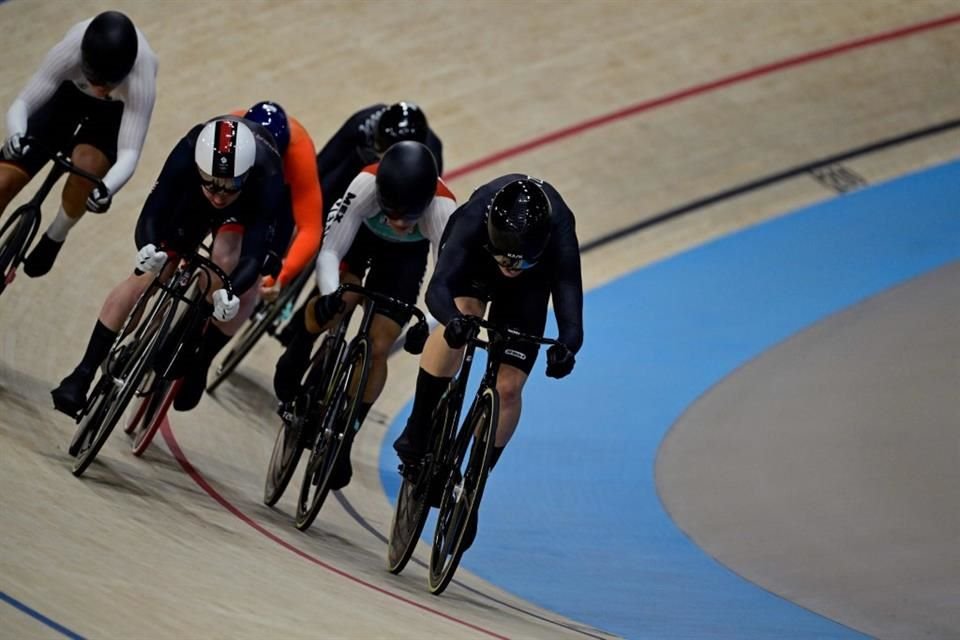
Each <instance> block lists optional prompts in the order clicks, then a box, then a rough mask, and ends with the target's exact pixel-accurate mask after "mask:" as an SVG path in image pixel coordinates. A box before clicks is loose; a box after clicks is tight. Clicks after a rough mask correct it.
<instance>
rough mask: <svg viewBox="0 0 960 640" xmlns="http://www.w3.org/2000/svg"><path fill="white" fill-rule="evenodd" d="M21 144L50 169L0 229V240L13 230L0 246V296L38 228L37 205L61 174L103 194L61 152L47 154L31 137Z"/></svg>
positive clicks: (90, 176) (98, 182) (90, 177)
mask: <svg viewBox="0 0 960 640" xmlns="http://www.w3.org/2000/svg"><path fill="white" fill-rule="evenodd" d="M24 143H25V144H29V145H32V146H36V147H37V148H39V149H41V150H42V151H44V152H45V153H46V154H47V155H48V156H49V157H50V159H51V160H52V161H53V163H54V165H53V167H51V168H50V171H49V172H48V173H47V176H46V177H45V178H44V179H43V182H42V183H41V184H40V188H39V189H38V190H37V192H36V193H35V194H34V195H33V197H32V198H30V199H29V200H28V201H27V202H25V203H24V204H22V205H20V206H19V207H17V208H16V210H14V212H13V213H12V214H11V215H10V216H9V217H8V218H7V221H6V222H4V224H3V226H2V227H0V238H2V237H3V236H4V232H5V231H6V230H7V229H8V227H9V226H10V225H15V227H16V228H15V229H14V230H13V231H12V242H9V243H8V242H5V243H3V246H0V272H3V274H2V277H0V293H3V290H4V289H6V287H7V285H9V284H10V283H11V282H13V279H14V278H15V277H16V271H17V267H18V266H20V264H21V263H22V262H23V260H24V259H25V257H26V254H27V250H28V249H29V248H30V245H32V244H33V240H34V238H36V236H37V231H38V230H39V228H40V221H41V217H42V213H41V205H42V204H43V201H44V200H45V199H46V198H47V196H48V195H49V194H50V191H51V190H53V186H54V185H55V184H56V183H57V181H58V180H59V179H60V178H61V176H63V174H65V173H71V174H74V175H77V176H80V177H81V178H85V179H87V180H89V181H90V182H92V183H93V184H94V185H95V186H96V187H99V188H101V189H103V190H106V187H105V186H104V184H103V182H102V181H101V180H100V178H99V177H98V176H95V175H93V174H92V173H89V172H87V171H84V170H83V169H80V168H78V167H76V166H74V164H73V161H72V160H71V159H70V158H69V157H68V156H67V155H65V154H64V153H63V152H62V151H51V150H49V149H47V148H46V147H44V146H43V143H41V142H40V141H39V140H37V139H35V138H31V137H25V138H24Z"/></svg>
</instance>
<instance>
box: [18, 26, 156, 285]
mask: <svg viewBox="0 0 960 640" xmlns="http://www.w3.org/2000/svg"><path fill="white" fill-rule="evenodd" d="M156 76H157V56H156V55H155V54H154V52H153V50H152V49H151V48H150V45H149V43H148V42H147V39H146V38H145V37H144V35H143V34H142V33H141V32H140V30H139V29H137V28H136V26H134V24H133V22H131V21H130V19H129V18H128V17H127V16H125V15H123V14H122V13H119V12H117V11H106V12H104V13H101V14H99V15H97V16H95V17H94V18H90V19H87V20H84V21H83V22H79V23H77V24H75V25H74V26H73V27H71V28H70V30H69V31H67V34H66V35H65V36H64V38H63V40H61V41H60V42H58V43H57V44H56V45H54V46H53V48H52V49H50V51H49V52H48V53H47V55H46V57H45V58H44V60H43V62H42V63H41V65H40V67H39V68H38V69H37V71H36V73H34V75H33V77H32V78H30V80H29V82H28V83H27V85H26V86H25V87H24V88H23V90H22V91H21V92H20V94H19V95H18V96H17V97H16V99H15V100H14V101H13V104H11V105H10V108H9V109H8V110H7V114H6V128H7V138H6V141H5V143H4V145H3V151H2V153H0V213H2V212H3V210H4V209H5V208H6V207H7V205H8V204H9V203H10V201H11V200H12V199H13V198H14V196H16V195H17V193H19V192H20V190H21V189H23V188H24V187H25V186H26V185H27V183H28V182H29V181H30V180H31V178H33V176H34V175H36V174H37V172H39V171H40V169H41V168H43V165H44V164H46V162H47V160H48V157H47V155H46V154H45V153H44V152H43V151H42V150H40V149H30V146H29V144H27V143H25V142H24V141H23V136H25V135H29V136H31V137H35V138H37V139H39V140H40V141H41V142H42V143H43V146H45V147H48V148H50V149H53V150H59V151H63V152H65V153H70V154H71V157H72V160H73V162H74V164H75V165H76V166H77V167H79V168H81V169H84V170H86V171H87V172H89V173H92V174H95V175H97V176H100V177H102V178H103V182H104V184H105V185H106V188H107V190H106V192H101V191H100V189H93V188H92V185H91V184H90V183H89V182H88V181H87V180H84V179H83V178H79V177H77V176H73V175H71V176H70V177H69V178H68V179H67V183H66V186H65V187H64V190H63V198H62V203H61V207H60V210H59V212H58V213H57V215H56V217H55V219H54V220H53V222H52V223H51V224H50V226H49V227H48V229H47V231H46V233H44V234H43V235H42V236H41V238H40V241H39V242H38V243H37V245H36V247H35V248H34V250H33V252H31V254H30V255H29V256H28V257H27V260H26V262H25V263H24V271H25V272H26V273H27V275H29V276H32V277H39V276H42V275H44V274H46V273H47V272H48V271H49V270H50V268H51V267H52V266H53V262H54V260H55V259H56V257H57V253H58V252H59V251H60V247H61V246H62V245H63V241H64V240H65V239H66V237H67V233H68V232H69V231H70V229H71V228H72V227H73V225H75V224H76V223H77V221H78V220H79V219H80V218H81V217H82V216H83V214H84V213H85V212H86V211H87V210H90V211H93V212H95V213H103V212H105V211H106V210H107V209H108V208H109V207H110V203H111V200H112V198H113V195H114V194H115V193H117V191H119V190H120V189H121V188H122V187H123V185H124V184H126V183H127V181H128V180H129V179H130V177H131V176H132V175H133V172H134V170H135V169H136V167H137V162H138V161H139V160H140V152H141V150H142V149H143V142H144V139H145V138H146V135H147V128H148V127H149V125H150V116H151V114H152V112H153V104H154V100H155V97H156Z"/></svg>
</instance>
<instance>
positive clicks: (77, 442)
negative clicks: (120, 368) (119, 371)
mask: <svg viewBox="0 0 960 640" xmlns="http://www.w3.org/2000/svg"><path fill="white" fill-rule="evenodd" d="M109 385H110V383H109V382H108V381H107V379H106V378H105V377H104V376H101V377H100V380H98V381H97V384H96V385H95V386H94V387H93V392H92V393H91V394H90V398H89V400H87V408H86V410H85V411H84V417H83V419H82V420H80V422H78V423H77V428H76V430H75V431H74V432H73V437H72V438H71V439H70V444H69V445H68V446H67V453H69V454H70V455H71V456H72V457H74V458H76V457H77V454H78V453H80V450H81V449H83V448H85V446H84V445H86V446H90V445H89V444H87V443H88V442H92V440H93V436H94V435H96V430H95V428H94V427H95V426H96V424H97V422H98V421H99V420H101V419H102V418H103V413H104V411H105V408H104V405H103V397H104V395H106V392H107V391H109V390H110V387H109Z"/></svg>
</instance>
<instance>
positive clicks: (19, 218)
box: [0, 205, 39, 293]
mask: <svg viewBox="0 0 960 640" xmlns="http://www.w3.org/2000/svg"><path fill="white" fill-rule="evenodd" d="M31 213H33V212H32V211H31V210H30V205H23V206H21V207H19V208H18V209H17V210H16V211H14V212H13V214H11V215H10V217H9V218H7V221H6V222H4V223H3V226H2V227H0V293H3V290H4V289H6V288H7V285H9V284H10V283H11V282H13V279H14V277H16V275H17V267H19V266H20V263H21V262H23V258H24V256H25V255H26V253H27V248H28V247H27V245H28V244H29V242H30V238H31V237H32V236H33V234H32V233H31V231H32V229H31V226H35V225H37V224H38V222H39V220H38V216H37V215H36V214H35V213H34V214H33V215H31Z"/></svg>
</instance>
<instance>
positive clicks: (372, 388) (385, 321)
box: [330, 313, 402, 489]
mask: <svg viewBox="0 0 960 640" xmlns="http://www.w3.org/2000/svg"><path fill="white" fill-rule="evenodd" d="M401 329H402V327H401V326H400V324H399V323H398V322H397V321H396V320H394V319H392V318H388V317H387V316H384V315H380V314H379V313H378V314H376V315H374V316H373V322H372V323H371V325H370V343H371V344H370V346H371V349H370V351H371V355H370V374H369V376H368V377H367V386H366V387H365V388H364V393H363V397H362V398H361V399H360V406H359V407H358V408H357V416H356V418H355V420H354V425H353V429H351V430H349V431H348V433H347V438H346V439H345V440H344V443H343V446H344V448H345V449H344V451H343V452H341V454H340V457H339V458H338V460H337V466H336V467H335V468H334V470H333V474H332V475H331V476H330V488H331V489H342V488H344V487H345V486H347V485H348V484H349V483H350V477H351V476H352V475H353V467H352V466H351V464H350V451H351V449H352V447H353V437H354V435H355V434H356V433H357V431H359V430H360V426H361V425H362V424H363V421H364V420H365V419H366V417H367V414H368V413H369V412H370V407H372V406H373V403H374V402H376V401H377V398H379V397H380V392H381V391H383V386H384V384H385V383H386V381H387V357H388V356H389V355H390V348H391V347H392V346H393V344H394V343H395V342H396V341H397V338H399V337H400V331H401Z"/></svg>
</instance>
